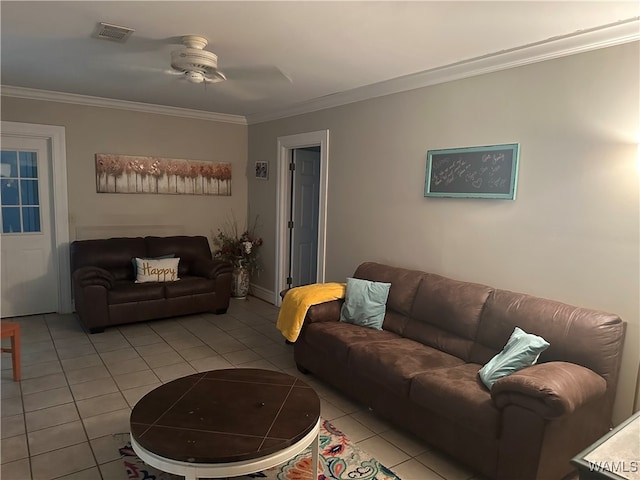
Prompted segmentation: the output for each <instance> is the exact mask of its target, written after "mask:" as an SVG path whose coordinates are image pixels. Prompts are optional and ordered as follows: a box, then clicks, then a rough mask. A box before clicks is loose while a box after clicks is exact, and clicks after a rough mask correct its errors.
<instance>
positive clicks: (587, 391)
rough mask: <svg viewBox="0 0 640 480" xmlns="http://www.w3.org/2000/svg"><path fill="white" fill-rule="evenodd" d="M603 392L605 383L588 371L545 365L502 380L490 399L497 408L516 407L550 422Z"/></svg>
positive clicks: (571, 365) (561, 364)
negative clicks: (527, 410)
mask: <svg viewBox="0 0 640 480" xmlns="http://www.w3.org/2000/svg"><path fill="white" fill-rule="evenodd" d="M606 389H607V382H606V380H605V379H604V378H602V377H601V376H600V375H598V374H597V373H595V372H593V371H592V370H589V369H588V368H585V367H583V366H580V365H576V364H575V363H567V362H547V363H541V364H538V365H533V366H531V367H527V368H524V369H522V370H520V371H519V372H516V373H514V374H512V375H509V376H507V377H504V378H501V379H500V380H498V381H497V382H496V383H495V384H494V385H493V388H492V389H491V398H492V399H493V401H494V403H495V405H496V406H497V407H498V408H499V409H503V408H505V407H506V406H508V405H511V404H516V405H520V406H522V407H524V408H527V409H529V410H533V411H535V412H536V413H538V414H539V415H541V416H542V417H543V418H547V419H549V418H555V417H560V416H562V415H567V414H569V413H571V412H573V411H575V410H577V409H578V408H580V407H581V406H582V405H584V404H586V403H588V402H589V401H591V400H593V399H596V398H599V397H601V396H602V395H604V393H605V391H606Z"/></svg>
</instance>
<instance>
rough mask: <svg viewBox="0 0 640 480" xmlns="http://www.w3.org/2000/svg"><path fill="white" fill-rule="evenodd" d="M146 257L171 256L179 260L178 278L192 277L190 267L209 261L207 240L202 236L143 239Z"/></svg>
mask: <svg viewBox="0 0 640 480" xmlns="http://www.w3.org/2000/svg"><path fill="white" fill-rule="evenodd" d="M144 241H145V243H146V246H147V256H149V257H161V256H163V255H170V254H173V255H175V256H176V257H179V258H180V264H179V265H178V276H179V277H180V278H182V277H184V276H187V275H193V269H192V265H194V264H195V263H197V262H199V261H201V260H203V259H205V260H211V249H210V248H209V240H207V237H204V236H202V235H199V236H184V235H178V236H174V237H145V239H144Z"/></svg>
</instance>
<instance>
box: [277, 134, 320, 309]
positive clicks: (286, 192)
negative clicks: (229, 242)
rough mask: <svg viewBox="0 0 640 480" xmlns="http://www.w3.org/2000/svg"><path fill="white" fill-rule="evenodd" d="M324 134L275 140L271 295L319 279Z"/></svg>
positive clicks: (302, 135) (278, 299)
mask: <svg viewBox="0 0 640 480" xmlns="http://www.w3.org/2000/svg"><path fill="white" fill-rule="evenodd" d="M328 146H329V131H328V130H323V131H318V132H310V133H303V134H298V135H290V136H286V137H279V138H278V165H277V167H278V185H277V190H278V193H277V198H278V206H277V235H276V244H277V247H276V291H275V304H276V305H280V303H281V299H280V295H279V292H280V291H281V290H284V289H285V288H289V287H291V286H294V287H295V286H299V285H306V284H309V283H322V282H324V276H325V249H326V246H325V240H326V215H327V214H326V212H327V208H326V205H327V179H328Z"/></svg>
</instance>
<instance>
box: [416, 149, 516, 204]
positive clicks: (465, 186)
mask: <svg viewBox="0 0 640 480" xmlns="http://www.w3.org/2000/svg"><path fill="white" fill-rule="evenodd" d="M519 147H520V145H519V144H517V143H512V144H507V145H491V146H488V147H467V148H450V149H445V150H429V151H428V152H427V174H426V178H425V188H424V196H425V197H464V198H502V199H507V200H513V199H515V198H516V183H517V179H518V153H519Z"/></svg>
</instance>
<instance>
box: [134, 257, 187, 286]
mask: <svg viewBox="0 0 640 480" xmlns="http://www.w3.org/2000/svg"><path fill="white" fill-rule="evenodd" d="M135 260H136V267H137V275H136V283H145V282H175V281H176V280H180V279H179V278H178V263H179V262H180V258H163V259H155V260H152V259H148V258H136V259H135Z"/></svg>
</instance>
